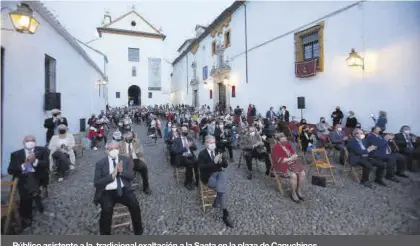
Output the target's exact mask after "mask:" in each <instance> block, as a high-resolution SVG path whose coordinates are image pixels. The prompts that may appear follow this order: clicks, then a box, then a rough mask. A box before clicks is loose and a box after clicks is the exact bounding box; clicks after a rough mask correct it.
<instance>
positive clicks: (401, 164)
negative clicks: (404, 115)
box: [366, 126, 407, 186]
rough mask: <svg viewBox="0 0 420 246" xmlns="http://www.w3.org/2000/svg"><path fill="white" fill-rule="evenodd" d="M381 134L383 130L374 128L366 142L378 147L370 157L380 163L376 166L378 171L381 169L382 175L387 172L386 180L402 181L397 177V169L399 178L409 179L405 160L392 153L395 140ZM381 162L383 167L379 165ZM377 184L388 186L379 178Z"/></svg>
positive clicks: (388, 135) (377, 127)
mask: <svg viewBox="0 0 420 246" xmlns="http://www.w3.org/2000/svg"><path fill="white" fill-rule="evenodd" d="M380 133H381V128H380V127H379V126H375V127H373V128H372V132H371V133H369V134H368V136H367V137H366V142H367V144H368V145H373V146H376V147H377V148H376V149H375V150H373V151H372V152H370V153H369V157H371V158H372V159H375V160H377V161H378V164H377V165H376V166H377V168H378V169H381V172H382V173H383V172H384V171H385V170H386V175H385V179H387V180H389V181H392V182H395V183H399V182H400V181H399V180H398V179H397V178H396V177H395V167H397V175H398V176H399V177H403V178H407V176H406V175H405V174H404V170H405V168H406V164H405V158H404V156H402V155H400V154H397V153H392V147H391V145H390V140H391V139H392V138H393V136H392V135H390V134H387V135H385V136H384V137H383V136H382V135H380ZM391 144H392V143H391ZM379 162H380V163H381V164H382V165H379ZM381 175H382V174H381ZM381 177H382V176H381ZM376 182H377V183H378V184H380V185H383V186H386V185H385V183H384V182H383V181H382V179H378V176H377V180H376Z"/></svg>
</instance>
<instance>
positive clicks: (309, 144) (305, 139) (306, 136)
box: [299, 125, 316, 153]
mask: <svg viewBox="0 0 420 246" xmlns="http://www.w3.org/2000/svg"><path fill="white" fill-rule="evenodd" d="M313 131H314V129H313V128H309V126H308V125H304V126H303V127H302V134H300V137H299V139H300V142H301V144H302V151H303V152H305V153H306V152H309V151H311V150H312V149H316V138H315V135H313V134H312V133H313Z"/></svg>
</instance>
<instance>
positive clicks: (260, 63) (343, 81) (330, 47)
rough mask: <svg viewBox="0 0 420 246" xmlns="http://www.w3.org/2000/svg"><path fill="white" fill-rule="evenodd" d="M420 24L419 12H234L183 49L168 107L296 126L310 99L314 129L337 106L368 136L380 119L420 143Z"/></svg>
mask: <svg viewBox="0 0 420 246" xmlns="http://www.w3.org/2000/svg"><path fill="white" fill-rule="evenodd" d="M418 23H420V3H419V2H376V1H373V2H364V1H358V2H356V1H352V2H342V1H336V2H316V1H315V2H300V1H296V2H283V1H280V2H275V1H274V2H273V1H266V2H260V1H247V2H234V3H233V4H232V5H231V6H230V7H229V8H227V9H226V10H225V11H224V12H223V13H221V14H220V15H219V16H218V17H217V18H216V19H215V20H214V21H213V22H212V23H211V24H210V25H209V26H208V27H201V26H197V28H196V30H197V36H196V37H194V38H192V39H189V40H187V41H186V42H185V43H184V44H183V45H182V46H181V47H180V49H179V53H180V54H179V56H178V57H177V58H176V59H175V61H174V62H173V76H172V82H171V85H172V87H171V102H172V103H173V104H180V103H184V104H190V105H197V106H198V105H204V104H207V105H211V106H214V105H215V104H216V103H218V102H222V103H224V104H226V105H227V106H232V108H235V107H236V106H237V105H239V106H240V107H242V108H245V109H246V108H247V106H248V104H249V103H252V104H255V105H256V107H257V110H258V113H261V114H262V115H265V112H266V111H267V110H268V108H269V107H270V106H274V107H276V108H277V109H278V108H279V107H280V106H282V105H285V106H287V107H288V109H289V111H290V113H291V115H294V116H297V117H298V118H300V115H301V114H300V113H301V111H300V109H298V107H297V98H298V97H304V98H305V109H304V110H303V117H304V118H306V119H307V120H308V122H311V123H317V122H318V121H319V118H320V117H321V116H323V117H326V118H327V119H328V118H329V116H330V114H331V112H332V111H333V110H334V109H335V107H336V106H337V105H339V106H341V109H342V110H343V112H348V111H350V110H352V111H354V112H355V113H356V117H357V119H358V120H359V122H361V124H362V126H363V127H364V128H369V127H370V126H371V125H372V119H371V117H370V114H371V113H374V114H377V113H378V111H379V110H384V111H386V112H387V113H388V117H389V122H388V126H387V128H388V129H389V130H390V131H394V132H396V131H398V130H399V128H400V126H401V125H403V124H409V125H413V128H416V129H413V130H414V131H417V133H419V131H420V129H419V128H417V127H414V123H417V122H419V121H420V111H419V110H416V109H415V107H414V105H420V98H419V97H418V93H419V91H420V83H418V78H419V77H420V69H418V67H419V65H420V56H418V54H419V53H420V43H419V40H420V25H418ZM353 49H354V52H353V53H352V54H351V55H350V54H349V53H351V51H352V50H353Z"/></svg>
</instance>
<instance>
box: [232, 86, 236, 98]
mask: <svg viewBox="0 0 420 246" xmlns="http://www.w3.org/2000/svg"><path fill="white" fill-rule="evenodd" d="M232 97H236V86H234V85H233V86H232Z"/></svg>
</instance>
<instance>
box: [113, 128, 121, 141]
mask: <svg viewBox="0 0 420 246" xmlns="http://www.w3.org/2000/svg"><path fill="white" fill-rule="evenodd" d="M112 140H114V141H117V142H119V141H121V140H122V133H121V132H120V131H119V130H118V129H117V130H116V131H115V132H114V133H113V134H112Z"/></svg>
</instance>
